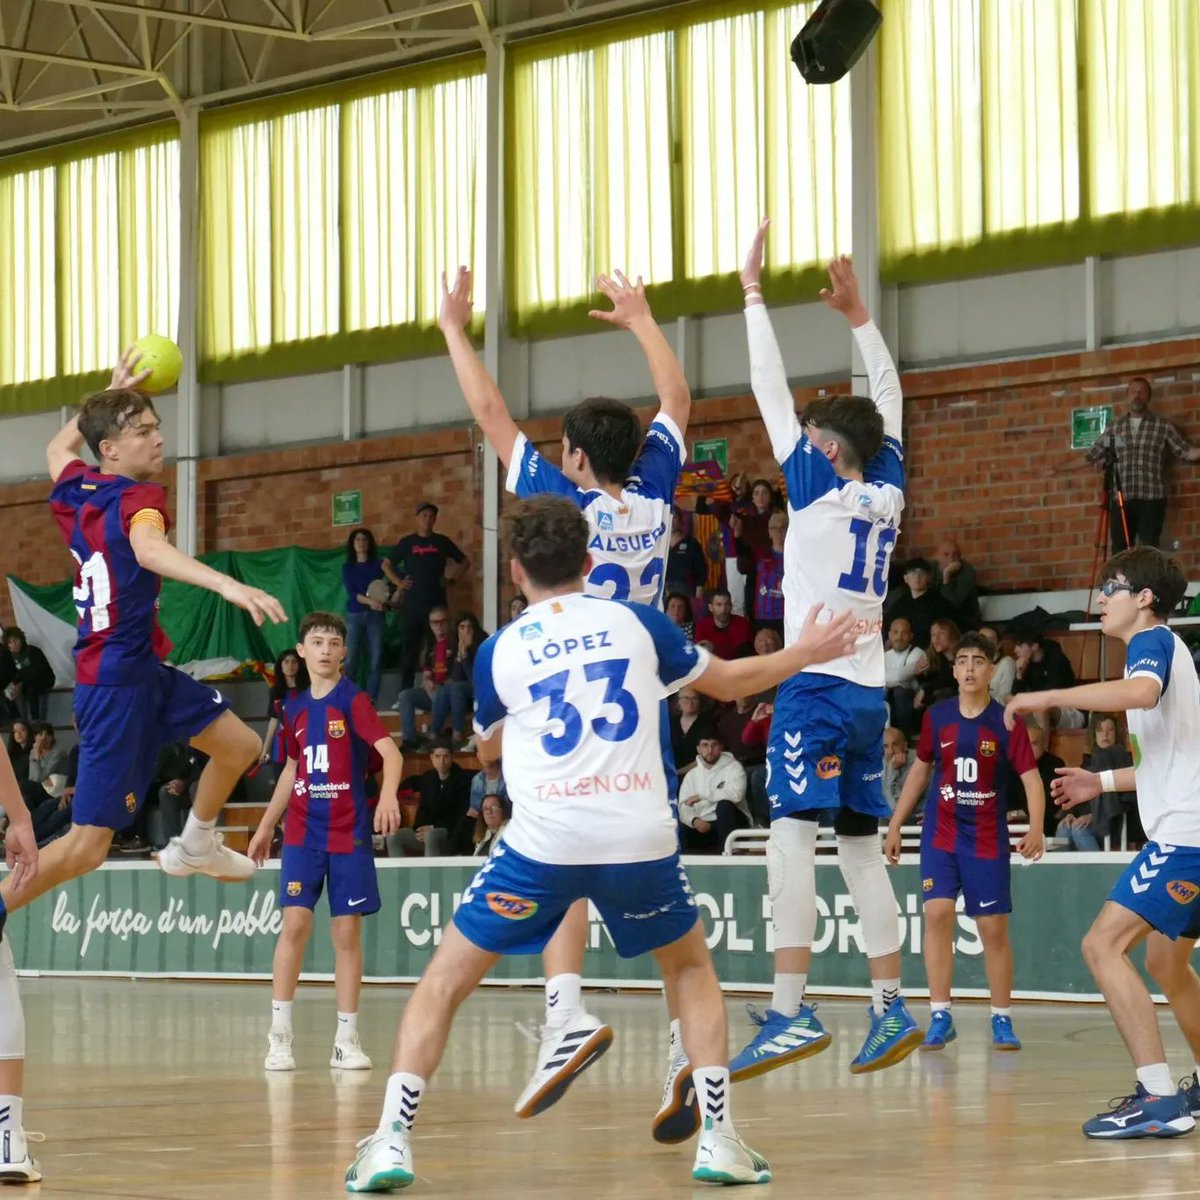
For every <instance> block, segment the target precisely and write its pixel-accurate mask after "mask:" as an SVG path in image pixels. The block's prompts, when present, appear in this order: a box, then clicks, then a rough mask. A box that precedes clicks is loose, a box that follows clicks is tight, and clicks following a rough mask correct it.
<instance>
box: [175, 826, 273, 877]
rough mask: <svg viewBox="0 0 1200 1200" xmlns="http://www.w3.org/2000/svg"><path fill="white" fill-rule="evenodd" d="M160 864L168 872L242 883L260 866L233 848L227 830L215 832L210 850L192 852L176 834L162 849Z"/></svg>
mask: <svg viewBox="0 0 1200 1200" xmlns="http://www.w3.org/2000/svg"><path fill="white" fill-rule="evenodd" d="M158 865H159V866H160V867H161V868H162V869H163V871H165V872H166V873H167V874H168V875H211V876H212V877H213V878H214V879H219V880H220V881H221V882H222V883H241V882H243V881H244V880H246V879H251V878H253V876H254V872H255V871H257V870H258V867H257V866H256V865H255V862H254V859H252V858H247V857H246V856H245V855H244V854H239V853H238V852H237V851H236V850H230V849H229V848H228V847H227V846H226V845H225V837H224V835H223V834H220V833H214V834H213V840H212V848H211V849H210V850H209V851H208V853H207V854H200V855H196V854H189V853H188V852H187V851H186V850H185V849H184V848H183V841H182V840H181V839H180V838H177V837H175V838H172V839H171V840H170V841H169V842H168V843H167V844H166V845H165V846H164V847H163V848H162V849H161V850H160V851H159V852H158Z"/></svg>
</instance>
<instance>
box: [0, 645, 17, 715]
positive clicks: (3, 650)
mask: <svg viewBox="0 0 1200 1200" xmlns="http://www.w3.org/2000/svg"><path fill="white" fill-rule="evenodd" d="M16 677H17V667H16V664H15V663H14V662H13V656H12V654H10V653H9V649H8V647H7V646H6V645H5V644H4V640H3V639H2V638H0V722H3V721H6V720H8V718H10V717H13V716H15V715H16V713H15V710H14V709H13V706H12V705H11V704H9V702H8V694H7V693H8V688H9V685H10V684H11V683H12V681H13V680H14V679H16Z"/></svg>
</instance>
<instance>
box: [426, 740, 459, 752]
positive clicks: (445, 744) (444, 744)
mask: <svg viewBox="0 0 1200 1200" xmlns="http://www.w3.org/2000/svg"><path fill="white" fill-rule="evenodd" d="M435 750H447V751H449V752H450V753H451V754H453V753H454V747H453V746H452V745H451V744H450V739H449V738H448V737H435V738H434V739H433V741H432V742H430V743H429V753H430V754H432V753H433V752H434V751H435Z"/></svg>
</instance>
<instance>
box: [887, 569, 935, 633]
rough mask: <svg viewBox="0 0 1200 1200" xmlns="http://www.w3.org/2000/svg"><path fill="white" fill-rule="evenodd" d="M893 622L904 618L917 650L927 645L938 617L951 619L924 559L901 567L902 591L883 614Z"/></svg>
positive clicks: (931, 571) (931, 570)
mask: <svg viewBox="0 0 1200 1200" xmlns="http://www.w3.org/2000/svg"><path fill="white" fill-rule="evenodd" d="M884 616H885V617H887V618H890V619H891V620H893V621H894V620H895V619H896V618H897V617H904V618H905V619H906V620H907V621H908V623H909V625H910V627H911V628H912V636H913V641H914V642H916V644H917V645H918V646H928V645H929V631H930V628H931V626H932V625H933V623H934V621H936V620H937V619H938V618H939V617H948V616H950V605H949V604H947V603H946V601H945V600H943V599H942V597H941V596H940V595H939V594H938V593H937V591H936V590H935V589H934V587H933V565H932V564H931V563H930V561H929V559H927V558H921V557H919V556H918V557H916V558H910V559H909V560H908V562H906V563H905V564H904V587H903V588H902V589H901V590H900V594H899V596H898V597H897V598H896V601H895V603H894V604H893V605H892V606H891V608H890V609H889V610H888V611H887V612H886V613H885V614H884Z"/></svg>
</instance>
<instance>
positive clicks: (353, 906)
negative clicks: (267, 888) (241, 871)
mask: <svg viewBox="0 0 1200 1200" xmlns="http://www.w3.org/2000/svg"><path fill="white" fill-rule="evenodd" d="M326 880H328V881H329V915H330V916H332V917H367V916H370V915H371V913H377V912H378V911H379V907H380V905H379V880H378V877H377V876H376V874H375V855H374V853H373V852H372V850H371V847H370V844H369V843H368V844H367V845H364V846H363V847H361V848H360V849H358V850H353V851H351V852H350V853H349V854H330V853H329V851H328V850H314V849H311V848H310V847H308V846H286V845H285V846H284V847H283V850H282V851H281V852H280V855H279V907H280V908H308V909H313V908H316V907H317V901H318V900H320V898H321V893H322V891H324V889H325V881H326Z"/></svg>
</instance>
